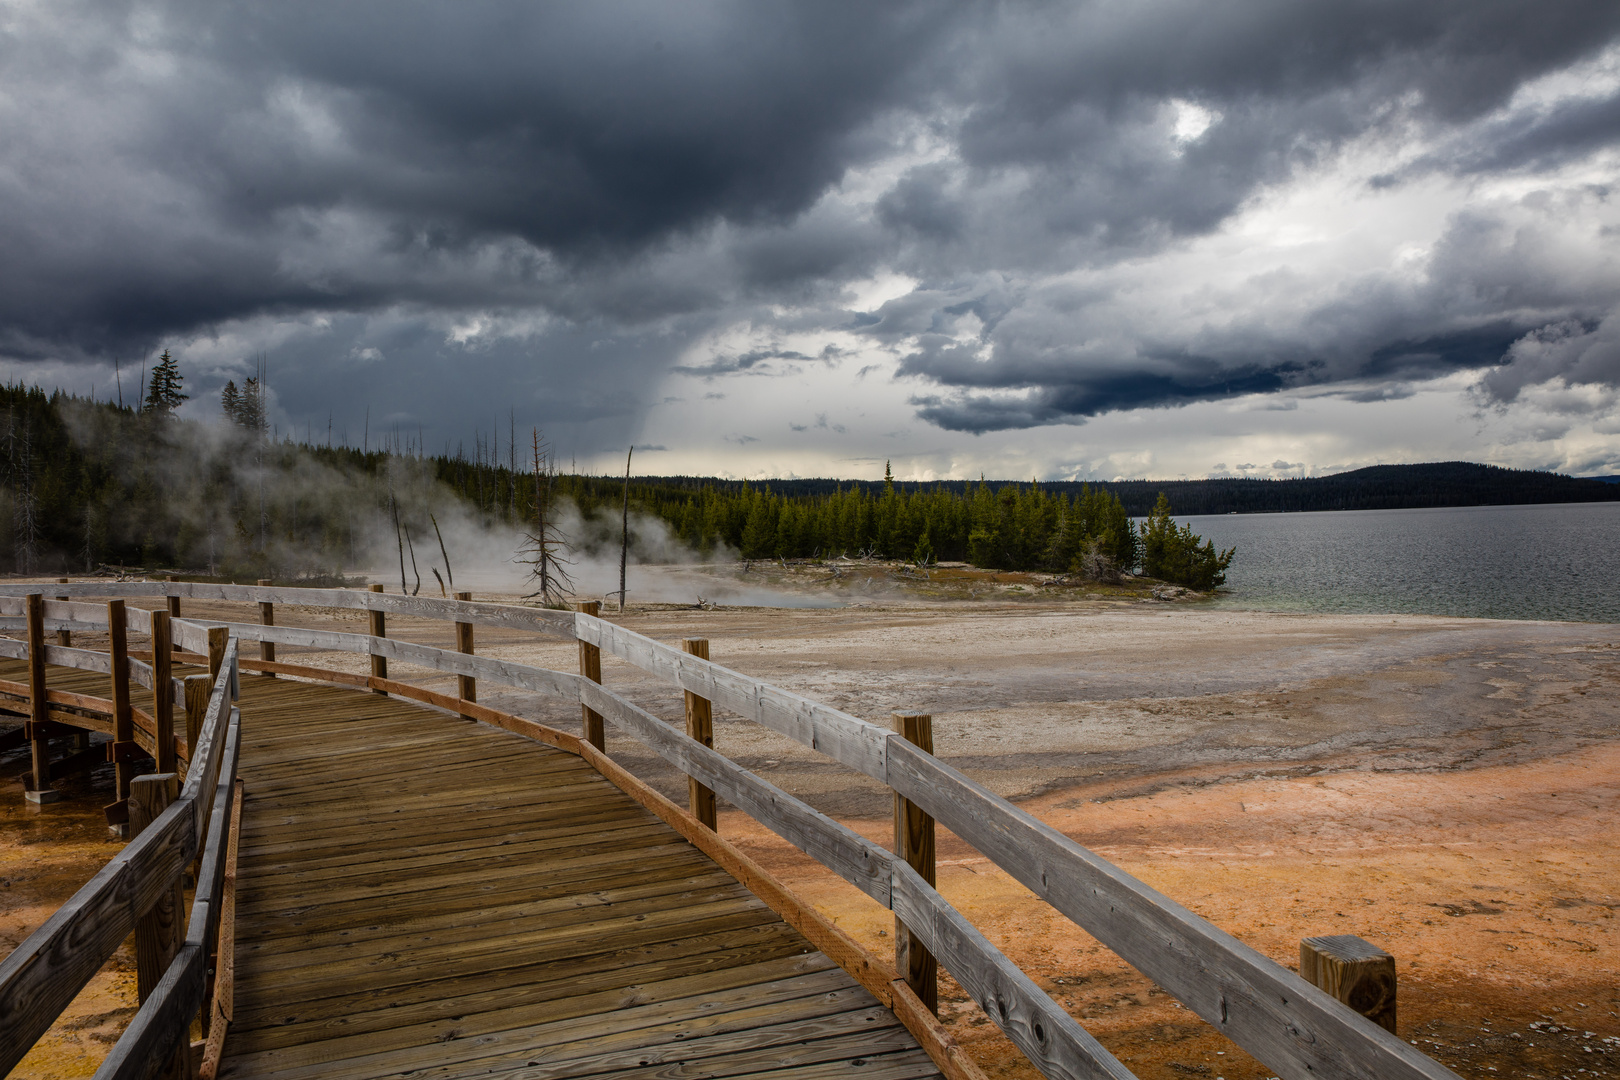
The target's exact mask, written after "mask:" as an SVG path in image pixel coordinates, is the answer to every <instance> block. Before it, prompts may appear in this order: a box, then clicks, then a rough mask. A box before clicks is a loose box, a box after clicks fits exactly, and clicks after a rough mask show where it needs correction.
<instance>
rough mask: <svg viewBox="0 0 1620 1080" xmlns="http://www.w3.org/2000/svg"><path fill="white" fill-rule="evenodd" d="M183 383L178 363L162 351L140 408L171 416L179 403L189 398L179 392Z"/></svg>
mask: <svg viewBox="0 0 1620 1080" xmlns="http://www.w3.org/2000/svg"><path fill="white" fill-rule="evenodd" d="M184 382H185V378H184V377H183V376H182V375H181V374H180V365H179V363H178V362H176V360H175V359H174V357H172V356H170V355H169V350H168V349H164V350H163V355H162V356H160V357H158V366H157V367H155V368H153V369H152V381H151V383H150V384H149V385H148V386H147V389H146V400H145V401H144V402H143V403H142V408H143V409H144V410H145V411H146V412H149V413H157V414H158V415H159V416H173V415H174V410H175V409H178V408H179V407H180V403H181V402H182V401H185V400H186V399H187V398H189V397H190V396H191V395H189V394H183V393H181V392H180V385H181V384H182V383H184Z"/></svg>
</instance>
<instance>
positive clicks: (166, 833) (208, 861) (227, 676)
mask: <svg viewBox="0 0 1620 1080" xmlns="http://www.w3.org/2000/svg"><path fill="white" fill-rule="evenodd" d="M53 591H54V590H53ZM19 605H20V606H21V608H22V616H23V620H24V629H25V630H26V631H27V633H28V638H29V640H28V641H24V642H19V641H13V640H8V639H0V655H6V656H19V654H20V657H19V658H21V659H27V660H29V661H30V668H31V669H32V670H31V679H30V687H29V689H30V697H31V701H30V708H31V713H30V717H31V719H30V722H31V723H33V724H38V723H40V722H41V719H40V718H41V717H42V716H44V715H46V706H47V702H50V703H56V702H59V701H61V700H62V699H71V701H62V703H63V704H70V705H71V706H72V707H73V708H74V709H75V710H76V711H75V712H73V713H71V714H68V713H64V714H61V718H60V719H59V720H57V721H54V722H57V723H61V722H64V721H65V722H67V723H69V724H72V725H77V726H81V727H93V728H98V729H99V730H113V731H114V733H115V739H114V742H113V743H111V744H109V747H110V748H111V750H110V752H111V755H112V756H114V757H117V750H116V748H117V747H118V746H119V745H120V737H119V736H120V732H119V731H118V730H117V729H119V728H122V727H124V726H125V725H128V724H129V723H131V721H132V716H131V715H130V714H131V713H133V712H134V710H133V709H132V708H131V707H130V705H129V700H128V685H127V683H128V681H129V680H130V679H132V678H133V679H134V680H135V681H137V682H139V683H141V684H142V685H144V686H147V687H148V688H153V687H156V688H158V689H157V690H156V691H154V693H155V698H156V700H155V702H154V708H153V714H154V715H153V716H150V717H147V720H148V723H149V725H150V726H149V728H148V730H147V734H148V736H149V741H148V746H149V748H150V749H151V750H154V751H157V752H158V753H157V755H156V761H157V765H158V768H159V770H160V771H158V772H156V773H152V774H148V775H145V776H139V777H127V776H123V775H120V778H119V783H120V786H121V787H122V786H125V785H126V784H127V785H128V787H126V790H125V792H124V793H125V794H126V795H127V796H129V798H128V806H127V811H128V818H129V822H130V826H131V831H132V833H133V834H134V835H133V836H132V838H131V840H130V841H129V843H127V844H126V845H125V846H124V847H123V848H122V849H121V850H120V851H119V853H118V854H117V855H115V856H114V857H113V858H112V859H111V860H110V861H109V862H108V863H107V865H106V866H104V867H103V868H102V869H101V871H100V872H98V873H97V874H96V876H95V877H93V878H92V879H91V880H90V881H89V882H88V883H87V884H86V885H85V886H84V887H83V888H81V889H80V890H79V891H78V892H76V893H74V894H73V896H72V897H71V898H70V899H69V900H68V901H67V903H65V904H63V905H62V906H61V907H60V908H59V909H57V911H56V912H55V913H54V914H53V915H52V916H51V917H50V918H49V919H48V920H46V922H45V924H44V925H43V926H41V927H40V928H39V929H38V930H36V931H35V932H34V933H33V934H31V935H29V937H28V938H27V939H26V940H24V941H23V942H22V944H21V945H19V946H17V948H16V949H15V950H13V951H12V953H11V954H10V955H9V956H7V957H6V958H5V959H4V960H3V961H0V1073H6V1072H9V1071H10V1070H11V1069H12V1068H13V1067H14V1066H15V1065H16V1064H17V1062H18V1061H20V1060H21V1059H22V1058H23V1056H24V1055H25V1054H26V1053H27V1052H28V1050H29V1049H30V1048H31V1047H32V1046H33V1045H34V1043H35V1042H36V1041H38V1039H39V1037H40V1036H41V1035H42V1034H44V1032H45V1031H46V1030H47V1029H48V1028H49V1027H50V1025H51V1024H52V1023H53V1022H54V1021H55V1019H56V1017H57V1016H58V1015H60V1013H61V1011H62V1010H63V1009H64V1008H65V1007H66V1006H67V1005H68V1003H69V1002H71V1001H72V1000H73V998H74V996H75V995H77V994H78V992H79V991H80V990H81V989H83V988H84V986H85V984H86V983H87V982H89V980H90V978H91V977H92V976H94V975H95V973H96V972H97V971H98V970H100V968H101V966H102V965H103V964H104V963H105V962H106V960H107V958H108V957H109V956H111V955H112V953H113V951H114V950H116V949H117V948H118V946H119V945H121V944H122V943H123V942H124V940H125V939H126V938H128V937H129V935H130V934H131V932H135V933H136V950H137V966H138V969H139V976H138V977H139V980H140V993H141V998H142V1003H141V1007H140V1009H139V1011H138V1012H137V1013H136V1015H135V1018H134V1019H133V1020H132V1021H131V1023H130V1025H129V1027H128V1028H127V1029H126V1030H125V1032H124V1034H123V1036H122V1037H121V1038H120V1039H119V1041H118V1043H117V1044H116V1045H115V1046H114V1047H113V1049H112V1051H111V1053H110V1054H109V1055H108V1057H107V1058H106V1060H105V1061H104V1063H103V1064H102V1067H101V1069H100V1070H99V1071H98V1072H97V1073H96V1075H97V1076H98V1077H119V1078H140V1077H147V1076H152V1075H157V1074H158V1073H160V1072H161V1073H163V1074H164V1075H185V1076H190V1075H193V1074H194V1072H195V1070H194V1069H193V1067H192V1062H191V1061H190V1042H189V1028H190V1025H191V1021H192V1019H193V1018H194V1017H196V1016H197V1015H198V1012H199V1009H200V1008H201V1005H202V1003H203V999H204V996H205V993H206V986H207V979H208V973H209V971H210V969H211V967H212V963H213V960H214V956H215V953H216V943H217V942H218V935H219V927H220V904H221V899H222V896H221V892H222V885H223V878H224V872H225V867H226V861H227V823H228V822H229V820H230V818H231V815H232V810H233V806H234V801H235V790H236V789H235V784H236V761H237V750H238V746H239V743H240V738H241V725H240V714H239V713H238V711H237V710H236V709H235V708H233V707H232V706H231V701H232V700H233V699H234V698H235V696H236V687H237V680H238V673H237V648H238V647H237V643H236V642H235V641H230V640H227V639H226V638H225V635H224V634H223V633H221V632H219V631H217V630H215V631H212V632H211V631H210V630H209V629H208V628H206V627H203V626H198V625H196V624H192V623H186V622H183V621H181V620H171V619H170V618H169V615H168V613H167V612H156V613H148V612H144V611H141V610H140V609H136V608H131V609H129V610H128V611H127V612H126V611H125V610H124V607H123V601H122V600H115V601H113V602H112V603H111V604H109V605H107V606H106V607H101V606H99V605H93V604H83V603H71V602H62V601H54V600H42V598H41V597H40V596H39V595H38V594H37V593H36V594H34V595H31V596H24V597H22V598H20V601H19V600H16V599H9V598H8V599H4V600H0V612H4V613H6V614H7V615H10V614H12V613H13V611H14V609H16V608H18V607H19ZM126 616H127V622H128V625H131V626H134V627H136V628H137V629H138V630H140V631H141V632H145V633H147V634H149V635H151V636H152V638H153V645H154V649H153V663H152V664H150V665H147V664H143V663H141V662H140V661H136V660H128V658H127V657H118V656H117V654H118V652H120V651H121V650H120V649H117V648H115V649H113V650H110V651H109V652H108V653H100V652H94V651H91V650H86V649H75V648H71V647H65V646H61V645H46V644H44V643H43V632H44V630H45V629H46V627H47V626H49V627H50V628H51V629H55V630H56V631H57V632H58V633H59V634H60V633H61V632H62V631H64V630H66V631H68V632H72V631H74V630H104V631H107V632H108V633H109V634H110V635H111V636H112V639H113V641H114V642H115V643H118V642H120V641H121V639H122V634H123V630H124V626H125V619H126ZM170 630H172V631H173V632H174V634H173V639H174V642H175V643H179V644H181V645H183V646H185V647H188V648H192V649H195V650H196V651H198V652H199V653H200V655H201V656H202V657H204V658H209V656H210V653H212V660H213V663H212V664H211V668H212V670H213V676H212V677H211V678H209V679H208V680H207V689H206V693H204V694H202V695H193V696H191V697H190V699H189V704H190V708H189V709H188V714H187V719H188V724H189V727H190V732H189V738H188V739H187V740H186V741H185V742H184V743H178V742H177V741H176V739H175V737H174V733H173V731H172V709H173V706H174V705H175V704H179V705H181V706H182V707H183V708H184V707H186V706H187V702H188V698H187V689H188V688H187V685H186V682H185V681H182V680H178V679H172V678H171V677H170V676H169V673H168V672H169V667H170V659H171V642H170V639H169V633H168V631H170ZM59 640H60V639H59ZM19 646H20V649H19ZM210 646H213V648H210ZM115 658H117V659H118V661H119V662H114V660H115ZM45 663H50V664H54V665H57V666H60V667H70V668H77V669H80V670H84V671H95V672H101V673H103V674H107V675H108V676H109V677H110V679H111V683H112V687H113V696H112V698H110V699H99V698H94V697H89V696H87V695H78V694H63V693H62V692H61V691H47V689H46V688H45V687H44V685H43V667H44V664H45ZM120 687H122V690H121V692H120ZM165 704H167V706H168V708H167V709H165V708H164V707H163V706H164V705H165ZM165 714H167V715H168V716H169V717H170V722H169V725H168V728H167V729H166V728H165V724H164V722H163V721H162V719H161V718H162V717H163V716H164V715H165ZM97 721H101V724H98V723H97ZM128 734H129V732H128V731H127V730H124V731H123V732H122V735H124V736H127V735H128ZM165 734H167V736H168V737H167V740H164V736H165ZM48 737H49V732H37V733H36V737H35V739H34V740H33V741H34V742H35V743H36V745H37V744H38V743H42V742H45V741H47V740H48ZM129 741H130V740H128V739H125V740H124V742H125V744H126V745H127V743H128V742H129ZM165 747H166V748H167V753H166V754H165V753H162V751H163V750H164V749H165ZM180 759H183V760H184V761H185V763H186V769H185V780H184V783H183V785H182V784H179V783H178V780H179V777H178V775H177V774H176V773H175V772H174V771H172V770H173V765H174V763H175V762H176V761H177V760H180ZM118 760H120V761H127V760H128V755H125V756H124V757H122V758H118ZM166 763H167V765H168V767H167V768H165V764H166ZM37 765H38V757H37V754H36V766H37ZM36 778H37V773H36ZM130 788H132V789H133V790H130ZM193 866H195V886H196V887H195V893H194V899H193V902H192V905H191V909H190V912H189V918H187V919H186V920H185V921H184V922H183V923H182V921H181V920H182V916H184V915H185V913H184V912H183V911H182V910H181V907H182V895H183V894H182V893H181V885H182V875H183V874H184V872H185V871H186V870H187V869H188V868H191V867H193ZM182 927H184V931H183V934H182ZM204 1023H205V1027H208V1026H209V1024H208V1016H207V1014H205V1016H204ZM215 1051H216V1053H217V1047H215Z"/></svg>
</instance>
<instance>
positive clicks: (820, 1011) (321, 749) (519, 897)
mask: <svg viewBox="0 0 1620 1080" xmlns="http://www.w3.org/2000/svg"><path fill="white" fill-rule="evenodd" d="M104 681H105V676H94V675H91V674H89V673H86V672H76V671H69V670H66V669H59V668H55V667H53V668H51V671H50V684H51V685H52V686H53V687H56V688H59V689H64V690H77V691H80V692H83V693H104V692H105V691H104V688H103V687H102V686H101V683H103V682H104ZM241 707H242V717H243V719H242V732H243V752H242V761H241V766H240V772H239V775H240V776H241V777H242V779H243V781H244V783H245V785H246V799H245V801H244V804H243V815H242V834H241V844H240V849H239V856H238V871H237V876H238V887H237V916H236V954H235V955H236V988H235V1010H234V1011H235V1016H234V1019H233V1021H232V1023H231V1025H230V1032H229V1035H228V1037H227V1039H226V1042H225V1057H224V1061H223V1063H222V1066H221V1069H220V1076H221V1077H222V1078H225V1077H228V1078H232V1080H246V1078H249V1077H253V1078H259V1077H263V1078H276V1080H295V1078H306V1077H307V1078H311V1080H313V1078H316V1077H320V1078H325V1080H347V1078H359V1077H392V1076H407V1075H409V1076H411V1077H413V1078H449V1077H463V1076H474V1075H476V1076H511V1077H517V1076H521V1077H525V1078H534V1080H539V1078H549V1077H586V1076H591V1077H598V1076H609V1075H611V1076H613V1077H615V1078H622V1080H633V1078H639V1077H655V1076H656V1077H744V1076H760V1075H765V1074H770V1075H771V1076H772V1077H773V1078H778V1080H801V1078H811V1077H822V1076H828V1077H831V1076H839V1077H843V1076H850V1075H858V1076H861V1077H865V1078H869V1080H905V1078H912V1077H937V1076H939V1071H938V1068H937V1067H936V1066H935V1065H934V1063H933V1062H932V1061H930V1060H929V1058H928V1056H927V1055H926V1054H925V1053H924V1052H923V1051H922V1050H921V1049H920V1048H919V1046H918V1044H917V1041H916V1039H915V1038H914V1037H913V1036H912V1035H911V1034H910V1033H909V1032H908V1031H906V1029H905V1028H904V1027H903V1026H902V1025H901V1024H900V1022H899V1021H898V1020H896V1019H895V1017H894V1016H893V1014H892V1013H890V1012H889V1011H888V1010H887V1009H885V1008H883V1007H882V1006H881V1005H880V1004H879V1003H878V1002H877V1001H876V1000H875V999H874V998H873V997H872V996H871V995H870V994H869V993H868V992H867V991H866V990H865V989H863V988H862V987H861V986H860V985H859V984H857V983H856V981H855V980H854V979H853V978H852V977H850V976H849V975H848V974H846V973H845V972H844V971H843V970H842V969H840V968H839V967H838V966H837V965H836V964H834V963H833V962H832V961H831V960H829V959H828V958H827V957H826V956H824V955H823V954H822V953H820V952H818V951H816V950H815V949H814V948H813V947H812V946H811V945H810V944H809V943H808V942H807V941H806V940H805V939H804V937H803V936H802V935H800V934H799V933H798V931H796V930H794V929H793V928H791V927H789V926H788V925H787V924H786V923H784V922H783V921H782V919H781V918H780V917H779V916H777V915H776V914H775V913H774V912H773V911H771V910H770V909H769V908H768V907H766V905H765V904H764V903H763V902H762V901H760V900H759V899H758V898H757V897H755V896H753V895H752V894H751V893H749V892H748V891H747V889H745V888H744V887H743V886H742V885H741V884H739V883H738V882H737V880H736V879H735V878H733V877H732V876H731V875H730V874H729V873H727V872H726V871H725V870H723V869H721V868H720V867H719V866H718V865H716V864H715V863H714V862H713V861H712V860H711V859H709V858H708V856H706V855H704V854H703V853H701V852H700V851H698V850H697V849H696V848H694V847H693V846H692V845H690V844H689V843H687V842H686V841H685V840H684V839H682V838H681V837H680V836H679V835H678V834H677V833H676V832H675V831H674V830H673V829H671V828H670V827H669V826H668V825H666V824H664V823H663V822H662V821H660V820H658V819H657V818H656V817H654V816H653V815H652V814H651V813H650V812H649V811H647V810H646V809H644V808H643V807H642V806H641V805H640V804H638V803H637V802H635V801H634V800H633V799H632V798H630V796H628V795H626V794H625V793H624V792H623V791H621V790H619V789H618V788H617V787H615V786H614V785H612V784H611V783H609V782H608V781H607V780H605V779H603V778H602V777H601V776H600V775H599V774H598V773H596V771H595V770H593V769H591V768H590V767H589V766H588V765H586V764H585V763H584V762H583V761H581V760H580V759H579V758H576V757H574V756H573V755H571V754H568V753H565V752H563V751H561V750H557V749H554V748H552V747H549V746H544V745H540V744H538V743H535V742H533V741H531V740H529V739H525V738H523V737H521V736H518V735H514V734H511V733H509V732H505V731H501V730H499V729H496V728H492V727H488V726H486V725H482V724H473V723H468V722H466V721H464V720H461V719H460V718H457V717H451V716H448V715H446V714H444V713H442V712H439V711H437V710H433V709H429V708H425V707H422V706H418V705H416V704H414V703H411V702H407V701H402V700H399V699H397V698H390V697H383V696H381V695H377V694H372V693H369V692H365V691H359V690H352V689H347V688H342V687H331V686H321V685H316V684H311V683H306V682H297V681H293V680H290V679H285V678H278V679H266V678H263V677H260V676H253V675H248V674H244V676H243V678H242V701H241Z"/></svg>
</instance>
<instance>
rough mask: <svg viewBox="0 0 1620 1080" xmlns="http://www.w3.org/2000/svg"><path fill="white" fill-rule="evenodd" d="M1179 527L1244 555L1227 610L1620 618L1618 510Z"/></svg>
mask: <svg viewBox="0 0 1620 1080" xmlns="http://www.w3.org/2000/svg"><path fill="white" fill-rule="evenodd" d="M1176 520H1177V522H1178V523H1180V522H1183V521H1185V522H1187V523H1189V524H1191V525H1192V528H1193V531H1194V532H1195V533H1198V534H1199V535H1200V536H1202V537H1204V538H1205V539H1206V540H1213V541H1215V545H1216V546H1217V547H1218V548H1220V549H1222V550H1225V549H1226V548H1229V547H1236V548H1237V557H1236V558H1235V559H1234V560H1233V562H1232V568H1231V569H1230V570H1229V571H1227V586H1228V591H1226V592H1225V593H1224V594H1223V595H1222V596H1221V598H1220V599H1219V600H1217V601H1216V603H1217V604H1218V605H1220V606H1227V607H1243V608H1263V609H1266V610H1272V611H1322V612H1361V613H1381V612H1407V613H1418V614H1428V615H1463V616H1470V617H1475V618H1485V619H1562V620H1572V621H1581V622H1620V503H1555V504H1545V505H1537V506H1467V507H1447V508H1443V509H1435V510H1355V511H1343V512H1333V511H1326V512H1322V513H1309V514H1228V515H1225V516H1208V517H1189V518H1177V519H1176Z"/></svg>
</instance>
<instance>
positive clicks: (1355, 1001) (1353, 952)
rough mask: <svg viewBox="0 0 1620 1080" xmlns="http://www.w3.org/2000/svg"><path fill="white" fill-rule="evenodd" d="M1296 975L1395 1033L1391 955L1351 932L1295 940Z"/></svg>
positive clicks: (1393, 975)
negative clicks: (1297, 972)
mask: <svg viewBox="0 0 1620 1080" xmlns="http://www.w3.org/2000/svg"><path fill="white" fill-rule="evenodd" d="M1299 975H1300V978H1302V979H1304V980H1305V981H1306V982H1308V983H1310V984H1311V985H1312V986H1316V987H1319V988H1321V989H1322V990H1325V991H1327V993H1328V995H1329V996H1330V997H1335V998H1338V999H1339V1000H1340V1001H1342V1002H1344V1003H1345V1004H1346V1005H1348V1006H1350V1007H1351V1008H1352V1009H1354V1010H1355V1011H1356V1012H1358V1013H1360V1014H1361V1015H1362V1016H1365V1017H1366V1018H1367V1019H1369V1020H1371V1021H1372V1022H1373V1023H1375V1024H1377V1025H1378V1026H1379V1027H1381V1028H1383V1029H1384V1030H1385V1031H1388V1032H1390V1033H1391V1034H1393V1033H1394V1032H1395V958H1394V957H1393V956H1391V955H1390V954H1389V953H1387V952H1385V951H1384V950H1383V949H1380V948H1379V947H1378V946H1376V945H1374V944H1373V943H1372V942H1370V941H1365V940H1363V939H1361V938H1358V937H1356V936H1355V935H1354V934H1331V935H1329V936H1327V937H1308V938H1305V939H1304V940H1303V941H1301V942H1300V943H1299Z"/></svg>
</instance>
